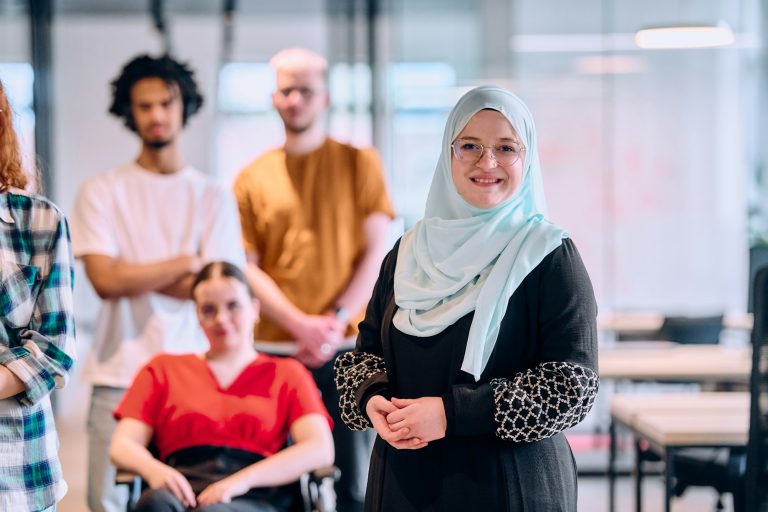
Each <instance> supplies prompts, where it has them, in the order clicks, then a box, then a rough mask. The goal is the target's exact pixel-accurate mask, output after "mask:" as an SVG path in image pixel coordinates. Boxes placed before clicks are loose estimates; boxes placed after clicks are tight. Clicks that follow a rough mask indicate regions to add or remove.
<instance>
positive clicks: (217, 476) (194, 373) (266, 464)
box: [110, 262, 334, 512]
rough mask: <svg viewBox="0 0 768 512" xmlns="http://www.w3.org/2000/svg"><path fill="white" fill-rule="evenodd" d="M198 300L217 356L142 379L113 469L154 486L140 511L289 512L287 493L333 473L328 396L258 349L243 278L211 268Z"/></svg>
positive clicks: (124, 420)
mask: <svg viewBox="0 0 768 512" xmlns="http://www.w3.org/2000/svg"><path fill="white" fill-rule="evenodd" d="M192 295H193V298H194V301H195V304H196V306H197V314H198V318H199V320H200V325H201V326H202V328H203V331H204V332H205V334H206V336H207V338H208V341H209V342H210V349H209V350H208V352H206V353H205V354H182V355H171V354H163V355H159V356H157V357H155V358H154V359H152V360H151V361H150V362H149V363H148V364H147V365H146V366H145V367H144V368H142V369H141V370H140V371H139V373H138V374H137V376H136V378H135V380H134V382H133V384H132V385H131V387H130V388H129V389H128V391H127V392H126V394H125V397H124V398H123V400H122V402H121V403H120V404H119V405H118V407H117V409H115V417H116V418H117V419H118V420H119V423H118V425H117V429H116V430H115V433H114V436H113V438H112V445H111V447H110V456H111V457H112V461H113V462H114V463H115V464H116V465H118V466H120V467H123V468H126V469H129V470H132V471H135V472H136V473H138V474H139V475H141V477H142V478H143V479H144V480H145V481H146V482H147V483H148V485H149V489H148V490H147V491H145V492H144V493H143V494H142V496H141V499H140V500H139V503H138V505H137V508H136V510H137V511H160V510H162V511H169V512H170V511H174V512H175V511H179V512H182V511H185V510H187V509H188V508H195V507H196V508H195V510H198V511H206V512H212V511H214V510H215V511H217V512H218V511H225V510H226V511H233V512H234V511H259V512H262V511H280V510H284V509H285V508H286V507H287V506H288V503H289V501H290V498H289V496H288V494H287V491H286V490H285V489H281V488H280V487H279V486H282V485H284V484H287V483H290V482H294V481H296V480H297V479H298V478H299V476H300V475H301V474H302V473H305V472H307V471H311V470H313V469H316V468H318V467H322V466H325V465H328V464H332V463H333V456H334V452H333V440H332V438H331V420H330V418H329V416H328V413H327V411H326V410H325V408H324V406H323V403H322V401H321V399H320V394H319V392H318V390H317V387H316V386H315V384H314V381H313V380H312V377H311V375H310V374H309V372H308V371H307V370H306V369H305V368H304V367H303V366H302V365H301V364H300V363H298V362H297V361H295V360H293V359H290V358H277V357H272V356H268V355H266V354H260V353H257V352H256V350H255V349H254V348H253V327H254V325H255V323H256V321H257V319H258V303H257V302H256V301H255V299H254V298H253V293H252V290H251V289H250V286H249V285H248V283H247V280H246V278H245V276H244V275H243V273H242V271H241V270H240V269H239V268H237V267H236V266H234V265H232V264H230V263H226V262H216V263H210V264H208V265H206V266H205V267H204V268H203V269H202V270H201V271H200V274H198V276H197V278H196V280H195V282H194V284H193V285H192ZM289 434H290V437H291V439H292V441H293V443H292V444H291V445H290V446H288V447H285V444H286V441H287V438H288V435H289ZM150 440H151V441H152V444H153V445H154V448H155V449H156V450H157V453H158V455H157V457H155V456H154V455H153V454H152V453H150V451H149V450H148V449H147V446H148V445H149V444H150Z"/></svg>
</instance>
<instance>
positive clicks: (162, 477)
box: [144, 461, 197, 507]
mask: <svg viewBox="0 0 768 512" xmlns="http://www.w3.org/2000/svg"><path fill="white" fill-rule="evenodd" d="M144 476H145V480H146V481H147V484H148V485H149V487H150V488H152V489H166V490H168V491H170V492H171V493H172V494H173V495H174V496H176V498H178V500H179V501H181V503H182V504H183V505H184V506H185V507H195V506H197V504H196V500H195V493H194V492H193V491H192V486H191V485H190V484H189V481H188V480H187V479H186V477H184V475H182V474H181V473H179V472H178V471H177V470H175V469H174V468H172V467H171V466H169V465H167V464H164V463H162V462H159V461H158V464H156V465H153V466H152V467H151V468H150V469H148V470H147V471H146V474H145V475H144Z"/></svg>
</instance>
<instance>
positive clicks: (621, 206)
mask: <svg viewBox="0 0 768 512" xmlns="http://www.w3.org/2000/svg"><path fill="white" fill-rule="evenodd" d="M388 5H389V9H388V10H387V16H388V23H389V27H390V29H389V31H388V33H387V39H386V40H385V41H383V44H385V45H386V48H387V62H386V66H387V76H386V91H387V95H386V98H385V101H386V105H387V110H386V112H387V115H386V116H385V117H384V118H383V119H380V120H379V121H380V122H381V123H382V125H383V126H384V127H385V133H386V139H387V140H386V142H384V143H383V144H382V146H383V147H384V148H385V156H386V160H387V162H388V164H389V169H390V176H391V187H392V192H393V195H394V197H395V202H396V205H397V208H398V211H399V212H400V213H401V214H402V215H403V216H404V217H405V219H406V224H407V225H410V224H412V223H413V222H414V221H415V220H417V219H418V218H419V217H420V216H421V214H422V211H423V205H424V199H425V195H426V190H427V188H428V186H429V182H430V180H431V174H432V171H433V170H434V166H435V163H436V161H437V156H438V153H439V149H440V140H441V136H442V128H443V123H444V120H445V118H446V116H447V112H448V109H449V108H450V106H451V105H452V104H453V103H454V102H455V99H456V98H457V97H458V96H460V94H461V93H462V92H464V91H465V90H466V89H467V88H468V87H471V86H474V85H477V84H481V83H493V84H499V85H502V86H505V87H508V88H510V89H511V90H513V91H515V92H516V93H517V94H518V95H520V96H521V97H522V98H523V99H524V100H525V101H526V103H527V104H528V105H529V107H530V108H531V111H532V112H533V114H534V117H535V119H536V122H537V129H538V136H539V143H540V150H541V159H542V165H543V172H544V180H545V186H546V190H547V198H548V202H549V207H550V217H551V219H552V220H553V221H554V222H556V223H559V224H561V225H563V226H565V227H566V228H567V229H568V230H569V232H570V234H571V236H572V237H573V238H574V240H575V241H576V243H577V245H578V247H579V249H580V251H581V252H582V256H583V257H584V259H585V262H586V264H587V266H588V268H589V270H590V273H591V275H592V278H593V282H594V285H595V289H596V293H597V296H598V301H599V304H600V306H601V309H602V310H603V311H605V310H609V309H622V310H626V309H653V310H663V311H666V312H673V313H680V314H686V313H688V314H705V313H709V312H717V311H729V310H736V311H739V310H744V308H745V306H746V297H747V290H746V282H747V248H748V243H747V226H746V203H747V188H748V187H747V185H746V184H747V183H748V181H749V176H751V174H752V165H753V162H752V161H751V158H750V155H751V153H752V152H753V151H754V148H753V147H751V146H752V144H753V139H752V136H751V133H752V131H753V130H754V127H755V124H754V123H755V119H754V116H751V115H750V113H751V112H753V111H754V110H755V109H756V105H755V99H754V98H753V97H752V96H750V95H749V94H748V92H749V91H750V90H752V88H753V87H754V84H755V82H756V80H758V76H759V73H758V72H757V71H756V67H757V66H756V62H757V61H758V59H759V56H760V55H761V53H760V51H761V50H760V48H759V47H760V38H759V36H758V33H759V26H757V25H758V24H756V23H755V21H754V20H755V19H759V16H755V13H756V12H757V11H759V7H760V6H759V4H758V2H757V1H756V0H743V1H739V2H730V1H725V0H707V1H701V2H678V3H677V4H674V3H669V2H665V1H663V0H652V1H650V2H643V3H642V4H638V3H636V2H611V1H602V2H601V1H594V0H593V1H587V2H563V1H559V0H544V1H541V0H517V1H501V0H483V1H480V2H474V3H467V2H458V1H456V2H452V1H448V2H446V1H440V2H438V1H437V0H435V1H422V2H407V1H405V0H392V1H390V2H388ZM693 22H697V23H701V22H711V23H716V22H725V23H728V24H729V25H730V27H731V28H732V29H733V32H734V33H735V43H734V44H732V45H730V46H728V47H725V48H719V49H680V50H643V49H640V48H639V47H638V46H637V45H636V44H635V43H634V40H633V37H634V34H635V32H636V31H637V30H638V29H640V28H644V27H648V26H656V25H676V24H686V23H688V24H690V23H693ZM671 283H673V284H671Z"/></svg>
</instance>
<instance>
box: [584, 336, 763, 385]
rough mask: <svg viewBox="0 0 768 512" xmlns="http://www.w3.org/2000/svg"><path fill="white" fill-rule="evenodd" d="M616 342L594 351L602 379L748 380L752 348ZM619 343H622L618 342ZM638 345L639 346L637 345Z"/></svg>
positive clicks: (750, 369)
mask: <svg viewBox="0 0 768 512" xmlns="http://www.w3.org/2000/svg"><path fill="white" fill-rule="evenodd" d="M652 343H653V342H651V344H647V343H646V344H645V345H639V344H638V343H637V342H619V343H617V344H616V345H614V346H613V347H611V348H601V349H600V350H599V352H598V368H599V373H600V378H602V379H630V380H639V381H640V380H644V381H649V380H663V381H696V382H749V375H750V372H751V371H752V349H751V348H749V347H723V346H721V345H677V344H674V343H669V342H660V344H659V345H656V346H654V345H653V344H652ZM622 345H623V346H622ZM641 347H642V348H641Z"/></svg>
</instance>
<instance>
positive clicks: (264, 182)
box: [235, 48, 394, 512]
mask: <svg viewBox="0 0 768 512" xmlns="http://www.w3.org/2000/svg"><path fill="white" fill-rule="evenodd" d="M271 63H272V65H273V67H274V68H275V71H276V78H277V90H276V91H275V92H274V93H273V95H272V103H273V105H274V107H275V109H276V110H277V111H278V113H279V114H280V117H281V118H282V120H283V125H284V127H285V145H284V146H283V147H282V148H280V149H276V150H273V151H269V152H268V153H266V154H264V155H262V156H261V157H259V158H258V159H256V160H255V161H254V162H252V163H250V164H249V165H248V166H247V167H246V168H245V169H243V171H242V172H241V173H240V175H239V176H238V178H237V180H236V182H235V195H236V197H237V201H238V206H239V209H240V218H241V222H242V228H243V240H244V244H245V249H246V253H247V256H248V265H247V270H248V274H249V278H250V279H251V280H252V282H253V284H254V288H255V290H256V294H257V296H258V299H259V300H260V301H261V308H262V312H263V313H264V319H263V320H262V321H261V322H260V324H259V325H258V326H257V328H256V334H255V336H256V339H257V340H259V341H289V340H295V341H296V352H295V354H294V356H295V357H296V358H297V359H298V360H300V361H301V362H302V363H304V364H305V365H306V366H307V367H309V368H310V369H311V370H312V373H313V376H314V378H315V381H316V382H317V385H318V386H319V387H320V390H321V391H322V393H323V401H324V402H325V405H326V407H327V408H328V410H329V412H330V413H331V416H332V417H333V419H334V421H335V423H336V428H334V431H333V437H334V443H335V445H336V465H337V466H338V467H339V468H340V469H341V471H342V476H341V479H340V480H339V482H338V483H337V485H336V494H337V500H338V510H339V512H347V511H357V510H362V509H363V498H364V495H365V481H366V475H367V467H368V459H369V457H370V450H371V442H372V437H371V435H370V432H352V431H350V430H348V429H347V428H345V427H344V424H343V422H342V421H341V418H340V416H339V397H338V393H337V391H336V387H335V385H334V382H333V360H334V359H335V358H336V355H337V353H338V352H339V350H342V349H345V348H349V347H345V346H344V345H343V341H344V339H345V338H347V339H349V338H350V337H353V336H354V335H355V334H356V333H357V323H358V322H359V321H360V320H361V319H362V317H363V313H364V309H365V306H366V305H367V303H368V300H369V298H370V297H371V292H372V290H373V285H374V283H375V281H376V278H377V276H378V271H379V267H380V265H381V260H382V259H383V257H384V254H385V253H386V250H387V246H386V232H387V227H388V225H389V222H390V220H391V219H392V218H393V217H394V212H393V209H392V205H391V202H390V199H389V196H388V195H387V191H386V186H385V182H384V175H383V170H382V165H381V162H380V160H379V158H378V155H377V154H376V152H375V151H374V150H373V149H358V148H355V147H353V146H350V145H347V144H342V143H340V142H337V141H335V140H333V139H331V138H329V137H328V136H327V134H326V130H325V123H324V119H323V117H324V116H323V114H324V112H325V111H326V110H327V107H328V103H329V96H328V91H327V88H326V74H327V67H328V65H327V62H326V60H325V59H324V58H323V57H321V56H319V55H317V54H315V53H313V52H310V51H308V50H304V49H297V48H294V49H288V50H283V51H281V52H279V53H278V54H277V55H275V56H274V57H273V58H272V61H271Z"/></svg>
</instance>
